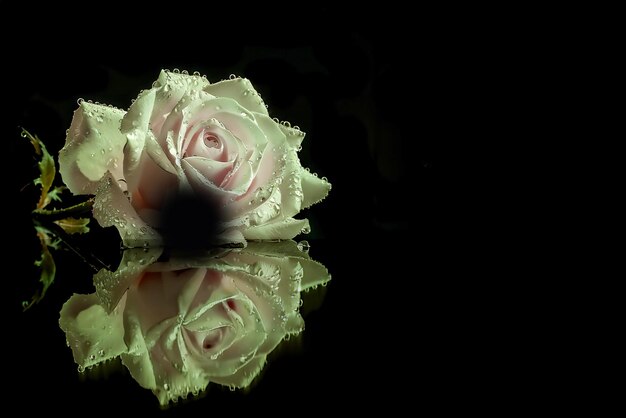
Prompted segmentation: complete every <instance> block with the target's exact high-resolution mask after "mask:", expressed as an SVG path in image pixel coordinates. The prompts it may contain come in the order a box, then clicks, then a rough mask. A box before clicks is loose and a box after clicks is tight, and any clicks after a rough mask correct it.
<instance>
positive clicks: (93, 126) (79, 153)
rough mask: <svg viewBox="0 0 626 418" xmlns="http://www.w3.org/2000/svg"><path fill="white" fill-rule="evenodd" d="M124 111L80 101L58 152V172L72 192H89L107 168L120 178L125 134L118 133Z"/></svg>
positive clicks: (93, 189) (93, 190) (115, 176)
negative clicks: (63, 143) (61, 147)
mask: <svg viewBox="0 0 626 418" xmlns="http://www.w3.org/2000/svg"><path fill="white" fill-rule="evenodd" d="M123 116H124V111H122V110H119V109H115V108H113V107H110V106H105V105H98V104H93V103H88V102H82V103H81V104H80V107H79V108H78V109H77V110H76V111H75V112H74V118H73V119H72V125H71V126H70V129H69V130H68V133H67V138H66V139H65V146H64V147H63V149H62V150H61V151H60V152H59V171H60V173H61V176H62V178H63V182H64V183H65V184H66V185H67V187H68V188H69V189H70V191H71V192H72V193H74V194H93V193H95V191H96V188H97V185H98V181H99V180H100V179H101V178H102V177H103V176H104V175H105V173H106V172H107V171H110V172H111V173H113V177H114V178H115V179H120V178H123V174H122V168H123V164H124V154H123V149H124V145H125V144H126V137H125V136H124V135H122V133H121V132H120V129H119V128H120V122H121V120H122V117H123Z"/></svg>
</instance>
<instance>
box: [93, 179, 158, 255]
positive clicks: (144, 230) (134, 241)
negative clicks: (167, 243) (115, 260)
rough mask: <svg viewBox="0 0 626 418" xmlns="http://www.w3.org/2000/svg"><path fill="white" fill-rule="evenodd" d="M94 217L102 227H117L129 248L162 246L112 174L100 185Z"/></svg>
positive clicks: (94, 206) (155, 233)
mask: <svg viewBox="0 0 626 418" xmlns="http://www.w3.org/2000/svg"><path fill="white" fill-rule="evenodd" d="M93 216H94V218H95V219H96V220H97V221H98V223H99V224H100V225H101V226H102V227H107V226H115V227H116V228H117V230H118V231H119V233H120V236H121V237H122V242H123V243H124V245H125V246H126V247H128V248H136V247H144V246H154V247H157V246H159V245H161V244H162V240H161V237H160V236H159V234H158V233H157V232H156V231H155V230H154V229H152V228H151V227H150V226H149V225H148V224H147V223H146V222H144V221H143V219H141V218H140V217H139V215H137V212H136V211H135V209H134V208H133V207H132V205H131V204H130V201H129V200H128V198H127V197H126V196H125V195H124V193H123V192H122V190H121V189H120V186H119V185H118V183H117V182H116V181H114V180H113V178H112V177H111V174H108V175H107V176H105V177H104V178H103V179H102V180H101V181H100V184H99V185H98V189H97V190H96V198H95V202H94V205H93Z"/></svg>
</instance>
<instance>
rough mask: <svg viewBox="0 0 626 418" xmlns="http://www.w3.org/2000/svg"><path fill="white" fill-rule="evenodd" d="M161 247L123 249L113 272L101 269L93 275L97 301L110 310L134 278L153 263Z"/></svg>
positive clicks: (161, 249)
mask: <svg viewBox="0 0 626 418" xmlns="http://www.w3.org/2000/svg"><path fill="white" fill-rule="evenodd" d="M162 252H163V248H160V247H159V248H143V249H138V248H135V249H129V250H126V251H124V254H123V255H122V260H121V261H120V265H119V267H118V268H117V270H115V271H114V272H111V271H109V270H107V269H102V270H100V271H99V272H97V273H96V274H95V275H94V276H93V283H94V285H95V286H96V295H98V299H99V303H100V305H102V307H104V308H105V310H106V311H107V312H111V311H112V310H113V309H114V308H115V307H116V306H117V305H118V304H119V301H120V300H121V299H122V297H123V296H124V294H125V293H126V290H127V289H128V288H129V287H130V285H131V284H132V283H133V281H134V280H135V279H137V278H138V277H139V275H141V274H142V273H143V272H144V270H146V269H147V268H148V267H149V266H150V265H151V264H152V263H154V262H155V261H156V260H157V259H158V258H159V256H160V255H161V253H162Z"/></svg>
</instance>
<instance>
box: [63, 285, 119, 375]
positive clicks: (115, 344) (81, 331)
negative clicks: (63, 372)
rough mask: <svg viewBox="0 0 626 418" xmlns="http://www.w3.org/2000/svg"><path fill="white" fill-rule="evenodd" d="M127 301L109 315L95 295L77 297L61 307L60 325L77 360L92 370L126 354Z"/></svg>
mask: <svg viewBox="0 0 626 418" xmlns="http://www.w3.org/2000/svg"><path fill="white" fill-rule="evenodd" d="M124 305H125V299H122V300H121V301H120V303H119V305H118V307H117V308H116V309H115V310H113V312H111V314H107V313H106V312H105V310H104V308H103V307H102V306H100V305H99V304H98V298H97V297H96V295H95V294H91V295H78V294H74V295H73V296H72V297H71V298H70V299H69V300H68V301H67V302H65V304H64V305H63V308H61V317H60V319H59V325H60V327H61V329H62V330H63V331H64V332H65V335H66V338H67V341H68V342H69V344H70V347H71V348H72V354H73V355H74V361H76V363H77V364H78V365H79V366H81V367H83V368H87V367H91V366H93V365H95V364H98V363H101V362H103V361H105V360H108V359H112V358H114V357H117V356H119V355H120V354H122V353H124V352H126V345H125V344H124V327H123V326H122V314H121V313H122V312H123V310H124Z"/></svg>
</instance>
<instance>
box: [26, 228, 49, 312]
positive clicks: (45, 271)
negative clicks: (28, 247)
mask: <svg viewBox="0 0 626 418" xmlns="http://www.w3.org/2000/svg"><path fill="white" fill-rule="evenodd" d="M36 229H37V236H38V237H39V241H40V242H41V258H40V259H39V260H37V261H35V265H36V266H37V267H39V268H40V270H41V275H40V277H39V281H40V282H41V289H40V290H38V291H37V292H35V294H34V295H33V297H32V299H31V301H30V302H28V301H24V302H22V307H23V308H24V310H25V311H26V310H28V309H29V308H31V307H32V306H33V305H34V304H36V303H39V301H41V300H42V299H43V297H44V296H45V295H46V291H47V290H48V288H49V287H50V285H51V284H52V282H54V276H55V275H56V271H57V268H56V264H54V258H53V257H52V254H51V253H50V250H49V249H48V245H49V244H50V237H49V236H48V234H47V233H46V232H45V231H46V229H45V228H36Z"/></svg>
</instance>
